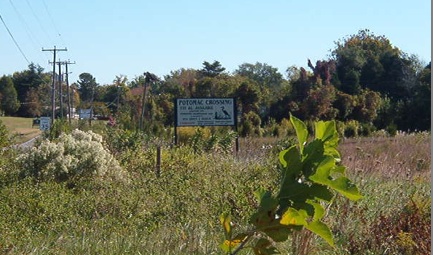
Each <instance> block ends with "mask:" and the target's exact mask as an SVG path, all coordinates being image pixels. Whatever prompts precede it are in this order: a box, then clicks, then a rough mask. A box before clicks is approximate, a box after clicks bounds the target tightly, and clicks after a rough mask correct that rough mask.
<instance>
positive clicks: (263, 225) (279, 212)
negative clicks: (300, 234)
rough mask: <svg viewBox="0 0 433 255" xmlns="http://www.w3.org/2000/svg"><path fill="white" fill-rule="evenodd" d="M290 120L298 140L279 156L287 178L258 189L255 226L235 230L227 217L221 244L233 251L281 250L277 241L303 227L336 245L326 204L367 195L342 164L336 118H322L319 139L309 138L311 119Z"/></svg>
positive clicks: (317, 131) (318, 124) (317, 130)
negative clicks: (275, 185)
mask: <svg viewBox="0 0 433 255" xmlns="http://www.w3.org/2000/svg"><path fill="white" fill-rule="evenodd" d="M290 121H291V123H292V125H293V127H294V129H295V131H296V135H297V139H298V144H297V145H293V146H291V147H290V148H288V149H286V150H283V151H281V152H280V154H279V160H280V163H281V166H282V167H281V168H282V178H281V183H280V185H281V186H280V189H279V191H278V193H277V194H272V193H271V191H267V190H264V189H259V190H257V191H256V192H255V196H256V198H257V200H258V203H259V205H258V208H257V211H255V212H254V213H253V214H252V216H251V218H250V224H251V225H252V227H251V230H247V231H240V232H239V233H235V231H234V230H235V229H234V224H233V223H232V221H231V216H230V215H229V214H223V215H221V218H220V220H221V224H222V226H223V228H224V233H225V240H224V242H223V243H222V245H221V248H222V249H223V250H224V251H225V252H226V253H228V254H236V253H238V252H239V251H240V250H242V249H244V248H247V247H249V248H252V249H253V251H254V253H255V254H277V253H278V250H277V248H276V246H275V244H276V243H277V242H284V241H286V240H288V238H289V236H290V235H291V234H293V233H294V231H300V230H302V229H303V228H305V229H307V230H309V231H311V232H313V233H315V234H317V235H319V236H320V237H322V238H323V239H324V240H325V241H326V242H327V243H328V244H329V245H331V246H334V241H333V236H332V233H331V231H330V229H329V227H328V226H327V225H326V224H325V223H324V222H323V221H322V219H323V217H324V216H325V212H326V210H325V208H324V206H325V205H329V204H331V202H332V200H333V198H334V196H335V194H336V193H340V194H341V195H343V196H345V197H346V198H348V199H350V200H354V201H356V200H358V199H360V198H362V195H361V194H360V192H359V190H358V188H357V187H356V185H355V184H353V183H352V182H351V181H350V180H349V179H348V178H347V177H346V174H345V170H346V168H345V167H344V166H343V165H341V164H340V153H339V151H338V150H337V146H338V139H339V138H338V133H337V129H336V125H335V122H334V121H326V122H324V121H319V122H316V123H315V136H314V139H313V140H311V141H307V139H308V136H309V134H308V130H307V127H306V125H305V123H303V122H302V121H301V120H299V119H297V118H296V117H294V116H290ZM247 244H248V246H247Z"/></svg>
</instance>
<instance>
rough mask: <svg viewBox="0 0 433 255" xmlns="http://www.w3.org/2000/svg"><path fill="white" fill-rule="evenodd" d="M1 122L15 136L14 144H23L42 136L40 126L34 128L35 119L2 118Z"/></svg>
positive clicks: (0, 118)
mask: <svg viewBox="0 0 433 255" xmlns="http://www.w3.org/2000/svg"><path fill="white" fill-rule="evenodd" d="M0 120H1V121H2V122H3V124H4V125H5V126H6V128H7V129H8V130H9V132H10V133H11V135H13V136H14V138H15V139H14V143H16V144H18V143H22V142H25V141H28V140H30V139H32V138H35V137H37V136H38V135H40V134H41V131H40V130H39V126H34V127H32V123H33V118H21V117H0Z"/></svg>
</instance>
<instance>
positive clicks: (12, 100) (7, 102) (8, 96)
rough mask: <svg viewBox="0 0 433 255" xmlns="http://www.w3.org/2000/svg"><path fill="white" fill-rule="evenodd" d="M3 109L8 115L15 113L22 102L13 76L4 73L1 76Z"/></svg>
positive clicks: (0, 86)
mask: <svg viewBox="0 0 433 255" xmlns="http://www.w3.org/2000/svg"><path fill="white" fill-rule="evenodd" d="M0 94H1V110H2V111H3V112H4V113H5V114H6V115H13V114H15V113H16V112H17V111H18V108H19V107H20V103H19V101H18V94H17V91H16V89H15V87H14V83H13V81H12V78H11V77H9V76H5V75H3V77H1V78H0Z"/></svg>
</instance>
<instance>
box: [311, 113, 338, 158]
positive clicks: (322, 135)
mask: <svg viewBox="0 0 433 255" xmlns="http://www.w3.org/2000/svg"><path fill="white" fill-rule="evenodd" d="M315 138H316V139H318V140H321V141H323V143H324V154H325V155H330V156H333V157H334V158H335V159H337V160H338V161H340V160H341V156H340V152H338V150H337V147H338V141H339V137H338V131H337V127H336V125H335V121H325V122H324V121H319V122H316V123H315Z"/></svg>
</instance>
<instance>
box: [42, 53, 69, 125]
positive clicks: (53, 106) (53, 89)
mask: <svg viewBox="0 0 433 255" xmlns="http://www.w3.org/2000/svg"><path fill="white" fill-rule="evenodd" d="M67 50H68V49H66V48H64V49H57V48H56V46H54V48H53V49H44V48H42V51H52V52H53V53H54V57H53V84H52V86H51V125H52V124H53V123H54V119H55V118H56V86H55V82H56V53H57V51H67Z"/></svg>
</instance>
